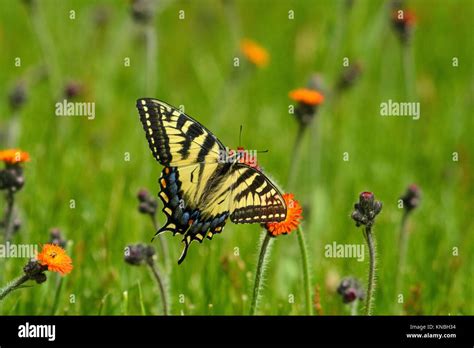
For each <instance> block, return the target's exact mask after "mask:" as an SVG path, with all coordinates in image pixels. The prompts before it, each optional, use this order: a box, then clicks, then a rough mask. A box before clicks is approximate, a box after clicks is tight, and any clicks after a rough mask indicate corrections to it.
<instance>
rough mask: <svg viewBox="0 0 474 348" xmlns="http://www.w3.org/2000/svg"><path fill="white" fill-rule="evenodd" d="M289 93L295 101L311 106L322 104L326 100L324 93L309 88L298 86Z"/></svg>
mask: <svg viewBox="0 0 474 348" xmlns="http://www.w3.org/2000/svg"><path fill="white" fill-rule="evenodd" d="M288 95H289V97H290V98H291V99H293V100H294V101H295V102H298V103H301V104H306V105H311V106H315V105H319V104H322V103H323V101H324V95H322V94H321V93H319V92H318V91H315V90H314V89H309V88H298V89H295V90H293V91H291V92H290V93H289V94H288Z"/></svg>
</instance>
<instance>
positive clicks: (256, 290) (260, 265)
mask: <svg viewBox="0 0 474 348" xmlns="http://www.w3.org/2000/svg"><path fill="white" fill-rule="evenodd" d="M271 240H272V237H271V236H270V234H269V233H267V232H265V237H264V238H263V241H262V245H261V247H260V255H259V256H258V262H257V270H256V272H255V282H254V285H253V293H252V302H251V303H250V315H255V313H256V311H257V306H258V300H259V297H260V292H261V290H262V287H263V286H262V279H263V272H264V268H265V263H266V259H267V258H268V255H269V253H268V251H269V249H268V247H269V245H270V243H271Z"/></svg>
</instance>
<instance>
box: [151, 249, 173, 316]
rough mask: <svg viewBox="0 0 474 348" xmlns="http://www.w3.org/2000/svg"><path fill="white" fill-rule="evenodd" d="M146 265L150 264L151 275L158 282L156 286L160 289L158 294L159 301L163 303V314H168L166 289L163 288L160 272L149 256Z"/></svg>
mask: <svg viewBox="0 0 474 348" xmlns="http://www.w3.org/2000/svg"><path fill="white" fill-rule="evenodd" d="M147 264H148V266H150V269H151V272H152V273H153V276H154V277H155V279H156V282H157V283H158V288H159V289H160V294H161V302H162V305H163V315H168V314H169V313H168V299H167V296H166V290H165V285H164V283H163V277H162V276H161V274H160V272H159V271H158V267H156V264H155V262H154V261H153V258H149V259H148V260H147Z"/></svg>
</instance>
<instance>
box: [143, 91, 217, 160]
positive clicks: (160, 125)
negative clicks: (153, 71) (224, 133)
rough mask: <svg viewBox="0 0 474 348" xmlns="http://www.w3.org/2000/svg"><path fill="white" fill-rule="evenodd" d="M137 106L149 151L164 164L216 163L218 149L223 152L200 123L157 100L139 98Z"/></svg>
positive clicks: (214, 138)
mask: <svg viewBox="0 0 474 348" xmlns="http://www.w3.org/2000/svg"><path fill="white" fill-rule="evenodd" d="M137 108H138V112H139V114H140V120H141V122H142V125H143V129H144V130H145V134H146V138H147V140H148V145H149V146H150V150H151V152H152V153H153V156H154V157H155V158H156V160H157V161H158V162H160V163H161V164H162V165H164V166H168V167H182V166H186V165H192V164H196V163H202V162H211V163H212V162H213V163H216V162H217V161H218V159H219V153H220V151H225V147H224V145H222V143H221V142H220V141H219V140H218V139H217V138H216V137H215V136H214V134H212V133H211V132H210V131H208V130H207V129H206V128H205V127H204V126H203V125H202V124H200V123H199V122H197V121H196V120H193V119H192V118H191V117H190V116H188V115H186V114H185V113H183V112H181V111H179V110H178V109H176V108H174V107H172V106H170V105H168V104H166V103H164V102H162V101H160V100H157V99H152V98H142V99H138V100H137Z"/></svg>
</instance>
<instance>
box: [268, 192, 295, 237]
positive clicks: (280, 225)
mask: <svg viewBox="0 0 474 348" xmlns="http://www.w3.org/2000/svg"><path fill="white" fill-rule="evenodd" d="M283 199H284V200H285V202H286V206H287V212H286V219H285V220H284V221H281V222H269V223H267V224H266V225H265V227H266V229H267V231H268V233H270V234H271V235H272V236H274V237H276V236H278V235H280V234H287V233H290V232H292V231H294V230H296V229H297V228H298V225H299V224H300V220H301V219H302V215H301V214H302V212H303V209H302V208H301V205H300V203H299V202H298V201H297V200H295V199H294V195H293V194H292V193H285V194H284V195H283Z"/></svg>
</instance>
